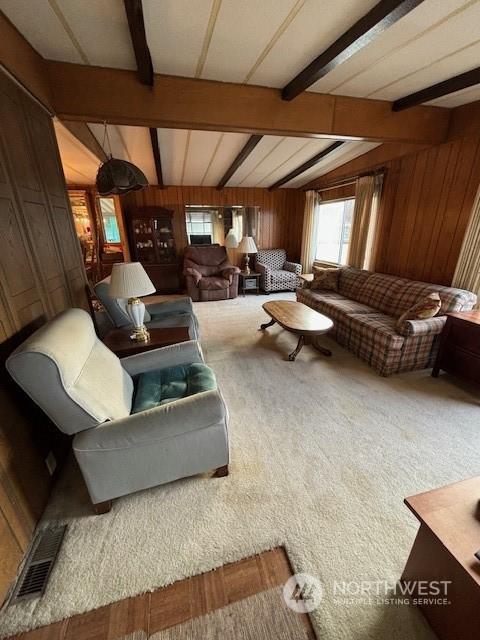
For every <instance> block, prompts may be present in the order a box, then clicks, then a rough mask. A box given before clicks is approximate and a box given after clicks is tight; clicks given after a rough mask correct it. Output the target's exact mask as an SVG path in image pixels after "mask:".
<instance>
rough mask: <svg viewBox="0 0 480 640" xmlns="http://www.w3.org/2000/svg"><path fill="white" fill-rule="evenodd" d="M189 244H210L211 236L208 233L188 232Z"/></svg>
mask: <svg viewBox="0 0 480 640" xmlns="http://www.w3.org/2000/svg"><path fill="white" fill-rule="evenodd" d="M190 244H212V236H211V235H210V234H202V235H201V234H196V233H191V234H190Z"/></svg>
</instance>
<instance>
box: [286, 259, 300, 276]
mask: <svg viewBox="0 0 480 640" xmlns="http://www.w3.org/2000/svg"><path fill="white" fill-rule="evenodd" d="M283 268H284V270H285V271H291V272H292V273H296V274H297V276H299V275H300V274H301V273H302V265H301V264H299V263H298V262H288V260H287V262H285V264H284V265H283Z"/></svg>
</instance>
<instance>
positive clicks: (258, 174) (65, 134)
mask: <svg viewBox="0 0 480 640" xmlns="http://www.w3.org/2000/svg"><path fill="white" fill-rule="evenodd" d="M88 126H89V127H90V129H91V130H92V132H93V134H94V135H95V137H96V138H97V140H98V142H99V143H100V144H101V145H102V146H103V148H104V150H105V151H106V153H107V154H108V155H109V154H110V148H111V152H112V154H113V156H114V157H116V158H122V159H124V160H128V161H129V162H133V163H134V164H136V165H137V166H138V167H140V169H142V171H143V172H144V173H145V175H146V176H147V179H148V181H149V183H150V184H156V183H157V179H156V173H155V165H154V162H153V154H152V148H151V144H150V136H149V133H148V129H144V128H141V127H126V126H121V127H119V126H113V125H108V139H109V140H110V145H111V146H110V147H109V145H108V140H105V137H104V128H103V125H99V124H89V125H88ZM55 131H56V134H57V139H58V144H59V148H60V155H61V158H62V163H63V165H64V170H65V177H66V179H67V182H68V183H70V184H79V185H80V184H93V183H94V182H95V175H96V173H97V169H98V165H99V160H98V158H96V157H95V156H94V155H93V154H92V153H91V152H90V151H89V150H88V149H86V148H85V147H84V146H83V145H82V144H81V143H80V142H79V141H78V140H77V139H76V138H75V137H74V136H73V135H72V134H71V133H70V132H69V131H68V129H66V128H65V127H64V126H63V125H62V124H61V122H59V121H56V122H55ZM248 138H249V136H248V134H242V133H220V132H218V131H185V130H181V129H158V140H159V146H160V155H161V162H162V171H163V180H164V183H165V184H166V185H186V186H196V185H199V186H206V187H207V186H216V185H217V184H218V183H219V181H220V179H221V178H222V176H223V174H224V173H225V171H226V170H227V168H228V167H229V166H230V164H231V163H232V161H233V160H234V158H235V157H236V156H237V154H238V152H239V151H240V149H241V148H242V147H243V146H244V144H245V142H246V141H247V140H248ZM331 143H332V140H315V139H312V138H285V137H281V136H264V137H263V138H262V139H261V140H260V142H259V143H258V145H257V146H256V147H255V149H254V150H253V151H252V153H251V154H250V155H249V156H248V158H247V159H246V160H245V162H244V163H243V164H242V165H241V166H240V168H239V169H238V170H237V171H236V172H235V173H234V175H233V176H232V178H231V179H230V180H229V181H228V183H227V186H228V187H270V186H271V185H272V184H273V183H274V182H276V181H277V180H279V179H280V178H283V177H284V176H286V175H287V174H288V173H290V171H292V170H293V169H296V168H297V167H298V166H299V165H301V164H302V163H303V162H305V161H306V160H308V159H310V158H311V157H312V156H314V155H315V154H317V153H318V152H319V151H321V150H322V149H325V148H326V147H328V146H329V145H330V144H331ZM376 146H378V145H377V144H374V143H369V142H346V143H345V144H344V145H342V146H341V147H340V148H339V149H337V150H336V151H334V152H333V153H332V154H329V156H328V157H326V158H325V159H324V160H322V161H321V162H320V163H318V164H317V165H315V167H312V169H310V170H309V171H306V172H305V173H302V174H301V175H300V176H298V177H297V178H295V179H294V180H291V181H290V182H288V183H286V184H285V185H283V186H284V187H299V186H302V185H303V184H305V183H306V182H308V181H309V180H312V179H313V178H316V177H318V176H320V175H323V174H324V173H327V172H328V171H331V170H332V169H335V168H336V167H338V166H340V165H342V164H344V163H345V162H347V161H348V160H351V159H353V158H356V157H357V156H359V155H362V154H363V153H366V152H367V151H369V150H370V149H373V148H374V147H376Z"/></svg>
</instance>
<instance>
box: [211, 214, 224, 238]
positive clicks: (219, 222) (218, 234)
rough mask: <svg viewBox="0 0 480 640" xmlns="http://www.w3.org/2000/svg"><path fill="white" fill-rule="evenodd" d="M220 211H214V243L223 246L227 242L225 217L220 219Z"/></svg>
mask: <svg viewBox="0 0 480 640" xmlns="http://www.w3.org/2000/svg"><path fill="white" fill-rule="evenodd" d="M220 215H221V214H219V212H218V211H212V212H211V216H212V231H213V233H212V236H213V237H212V242H213V243H214V244H215V243H218V244H222V245H223V243H224V242H225V226H224V224H223V215H222V217H220Z"/></svg>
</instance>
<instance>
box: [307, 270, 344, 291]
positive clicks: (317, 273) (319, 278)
mask: <svg viewBox="0 0 480 640" xmlns="http://www.w3.org/2000/svg"><path fill="white" fill-rule="evenodd" d="M339 276H340V269H337V268H333V269H331V268H319V267H316V268H314V270H313V280H312V282H311V285H310V289H323V290H324V291H325V290H326V291H338V278H339Z"/></svg>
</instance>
